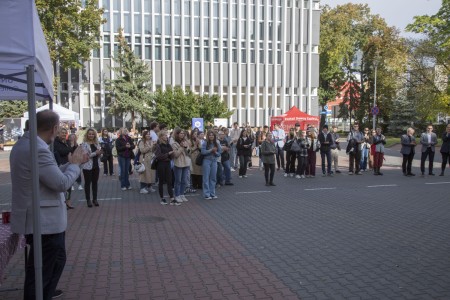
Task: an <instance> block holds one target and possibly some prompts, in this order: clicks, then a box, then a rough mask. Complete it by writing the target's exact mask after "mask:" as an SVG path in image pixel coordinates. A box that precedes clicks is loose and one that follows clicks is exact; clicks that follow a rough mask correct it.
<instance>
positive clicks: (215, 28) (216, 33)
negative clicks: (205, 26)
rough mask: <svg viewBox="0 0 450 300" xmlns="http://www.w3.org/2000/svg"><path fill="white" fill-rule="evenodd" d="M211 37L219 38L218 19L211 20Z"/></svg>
mask: <svg viewBox="0 0 450 300" xmlns="http://www.w3.org/2000/svg"><path fill="white" fill-rule="evenodd" d="M213 37H214V38H216V39H217V38H219V19H214V20H213Z"/></svg>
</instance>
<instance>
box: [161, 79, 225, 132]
mask: <svg viewBox="0 0 450 300" xmlns="http://www.w3.org/2000/svg"><path fill="white" fill-rule="evenodd" d="M154 103H155V116H156V119H157V120H158V122H161V123H164V124H166V125H168V126H169V127H171V128H174V127H176V126H179V127H182V128H189V127H190V125H191V120H192V118H199V117H201V118H203V119H204V121H205V123H208V122H213V121H214V118H229V117H230V116H231V115H232V114H233V112H232V111H229V110H228V108H227V106H226V104H225V102H223V101H222V100H221V99H220V97H219V96H218V95H212V96H209V95H206V94H204V95H202V96H200V95H195V94H194V93H193V92H192V91H191V90H190V89H187V90H185V91H183V89H181V88H180V87H175V88H171V87H168V88H167V89H166V90H165V91H163V90H161V89H158V90H157V91H156V93H155V98H154Z"/></svg>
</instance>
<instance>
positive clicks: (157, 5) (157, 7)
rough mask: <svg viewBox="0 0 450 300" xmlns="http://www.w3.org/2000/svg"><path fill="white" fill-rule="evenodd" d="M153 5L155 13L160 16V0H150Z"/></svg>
mask: <svg viewBox="0 0 450 300" xmlns="http://www.w3.org/2000/svg"><path fill="white" fill-rule="evenodd" d="M152 1H153V2H154V3H153V5H154V8H155V13H156V14H160V13H161V0H152Z"/></svg>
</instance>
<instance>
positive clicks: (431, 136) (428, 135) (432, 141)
mask: <svg viewBox="0 0 450 300" xmlns="http://www.w3.org/2000/svg"><path fill="white" fill-rule="evenodd" d="M420 143H421V144H422V156H421V157H420V171H421V172H422V176H424V175H425V161H426V160H427V156H429V157H430V158H429V161H428V175H430V176H434V173H433V161H434V146H436V145H437V143H438V140H437V136H436V133H434V132H433V125H428V126H427V132H424V133H422V135H421V136H420Z"/></svg>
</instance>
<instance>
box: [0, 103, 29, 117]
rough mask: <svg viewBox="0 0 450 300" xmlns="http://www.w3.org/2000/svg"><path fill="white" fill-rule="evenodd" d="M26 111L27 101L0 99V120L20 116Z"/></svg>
mask: <svg viewBox="0 0 450 300" xmlns="http://www.w3.org/2000/svg"><path fill="white" fill-rule="evenodd" d="M26 111H28V101H0V120H2V119H4V118H20V117H22V116H23V114H24V113H25V112H26Z"/></svg>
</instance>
